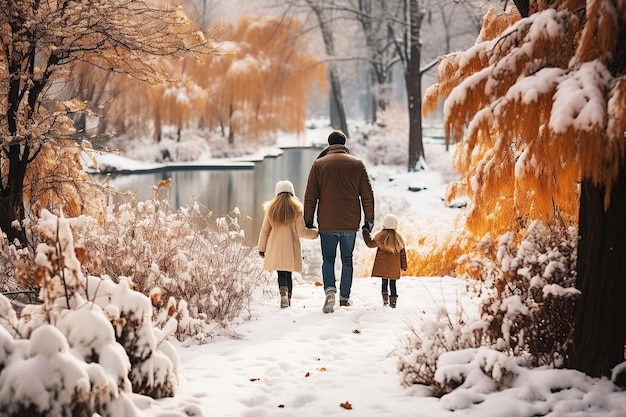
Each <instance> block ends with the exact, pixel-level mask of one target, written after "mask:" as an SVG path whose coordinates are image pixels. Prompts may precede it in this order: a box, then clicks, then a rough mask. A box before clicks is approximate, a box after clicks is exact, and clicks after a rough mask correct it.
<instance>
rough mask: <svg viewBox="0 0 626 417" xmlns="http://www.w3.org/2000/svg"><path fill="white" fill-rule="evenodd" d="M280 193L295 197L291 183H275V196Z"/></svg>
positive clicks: (285, 181)
mask: <svg viewBox="0 0 626 417" xmlns="http://www.w3.org/2000/svg"><path fill="white" fill-rule="evenodd" d="M280 193H290V194H291V195H296V192H295V191H294V189H293V184H292V183H291V181H287V180H284V181H278V182H277V183H276V195H278V194H280Z"/></svg>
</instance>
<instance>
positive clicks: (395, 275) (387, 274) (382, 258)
mask: <svg viewBox="0 0 626 417" xmlns="http://www.w3.org/2000/svg"><path fill="white" fill-rule="evenodd" d="M363 240H364V241H365V244H366V245H367V246H368V247H370V248H378V243H377V242H376V241H375V240H372V237H371V235H370V231H369V230H367V229H363ZM406 268H407V263H406V251H405V250H404V248H402V250H401V251H400V252H398V253H391V252H387V251H385V250H383V249H381V248H378V250H377V251H376V258H374V266H373V268H372V276H373V277H381V278H387V279H400V274H401V272H400V271H406Z"/></svg>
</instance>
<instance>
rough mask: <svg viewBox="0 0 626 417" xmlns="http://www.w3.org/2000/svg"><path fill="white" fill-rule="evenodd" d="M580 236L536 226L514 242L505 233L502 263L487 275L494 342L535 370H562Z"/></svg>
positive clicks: (487, 316) (486, 311) (486, 316)
mask: <svg viewBox="0 0 626 417" xmlns="http://www.w3.org/2000/svg"><path fill="white" fill-rule="evenodd" d="M577 245H578V233H577V230H576V229H575V228H574V227H569V228H567V229H561V228H557V227H552V228H547V227H545V226H543V225H542V224H541V223H539V222H533V223H532V224H531V225H530V227H529V228H528V231H527V234H526V237H525V238H524V239H523V240H522V241H521V242H520V243H519V244H515V242H514V240H513V238H512V235H511V234H507V235H503V236H502V237H501V238H500V241H499V245H498V255H497V263H498V265H499V266H500V271H501V273H499V274H494V275H492V276H490V277H488V281H487V284H488V285H487V288H489V289H490V290H489V291H490V294H489V296H487V297H485V299H484V300H485V301H484V302H483V305H482V312H481V313H482V318H483V320H485V321H487V322H488V323H489V330H488V332H487V336H488V339H489V341H490V342H491V344H492V345H493V346H495V347H497V348H498V349H499V350H503V351H506V352H508V353H509V354H510V355H515V356H526V357H527V359H528V361H529V363H530V364H531V365H532V366H538V365H551V366H557V367H558V366H561V365H562V363H563V359H564V355H565V353H566V352H567V350H568V346H569V344H570V343H571V336H572V329H573V324H574V307H575V304H576V300H577V299H578V296H579V291H578V290H577V289H576V288H575V283H576V249H577Z"/></svg>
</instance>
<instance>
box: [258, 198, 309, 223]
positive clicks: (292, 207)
mask: <svg viewBox="0 0 626 417" xmlns="http://www.w3.org/2000/svg"><path fill="white" fill-rule="evenodd" d="M264 208H265V212H266V213H267V217H268V219H269V220H270V222H271V223H274V224H275V225H277V226H284V225H288V224H291V223H292V222H293V221H294V220H296V218H297V217H298V216H302V212H303V210H304V209H303V206H302V202H301V201H300V199H299V198H298V197H296V196H293V195H291V194H290V193H286V192H285V193H280V194H278V195H277V196H276V197H274V199H273V200H271V201H268V202H267V203H265V205H264Z"/></svg>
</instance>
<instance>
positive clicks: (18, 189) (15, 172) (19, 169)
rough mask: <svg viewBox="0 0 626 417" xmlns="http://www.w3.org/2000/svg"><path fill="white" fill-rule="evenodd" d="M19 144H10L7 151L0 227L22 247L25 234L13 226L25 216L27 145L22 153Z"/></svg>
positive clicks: (1, 192)
mask: <svg viewBox="0 0 626 417" xmlns="http://www.w3.org/2000/svg"><path fill="white" fill-rule="evenodd" d="M21 151H22V149H21V147H20V145H11V146H10V148H9V152H8V163H7V165H8V167H7V166H6V165H5V166H3V167H2V168H3V169H7V168H8V175H7V182H6V183H4V184H2V190H1V191H0V229H2V231H3V232H4V233H5V234H6V235H7V240H8V241H9V242H10V243H14V242H15V240H16V239H17V240H18V241H19V243H20V244H21V246H22V247H24V246H26V234H25V232H24V230H23V229H22V228H21V226H20V227H18V228H15V227H13V226H14V222H19V223H20V225H21V222H22V220H24V217H25V209H24V178H25V176H26V167H27V165H28V161H27V159H26V158H27V155H28V147H25V150H24V153H23V154H22V152H21Z"/></svg>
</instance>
